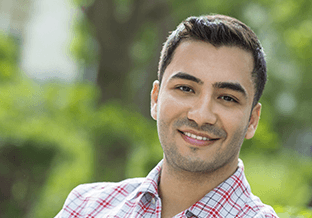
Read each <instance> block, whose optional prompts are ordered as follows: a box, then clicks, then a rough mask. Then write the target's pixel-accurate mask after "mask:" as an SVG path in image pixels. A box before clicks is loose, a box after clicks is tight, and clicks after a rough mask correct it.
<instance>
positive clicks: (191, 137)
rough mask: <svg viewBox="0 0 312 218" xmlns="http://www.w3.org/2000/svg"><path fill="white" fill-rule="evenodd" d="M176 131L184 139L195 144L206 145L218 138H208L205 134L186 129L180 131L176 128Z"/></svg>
mask: <svg viewBox="0 0 312 218" xmlns="http://www.w3.org/2000/svg"><path fill="white" fill-rule="evenodd" d="M178 132H179V133H180V134H181V136H182V138H183V139H184V141H186V142H187V143H189V144H192V145H195V146H200V147H201V146H207V145H210V144H212V143H213V142H215V141H216V140H218V138H216V139H214V138H208V137H207V136H202V135H201V136H200V135H196V134H194V133H190V132H187V131H185V132H182V131H181V130H178Z"/></svg>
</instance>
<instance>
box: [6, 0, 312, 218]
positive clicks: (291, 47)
mask: <svg viewBox="0 0 312 218" xmlns="http://www.w3.org/2000/svg"><path fill="white" fill-rule="evenodd" d="M92 2H93V1H87V0H74V3H75V4H76V5H78V7H81V6H88V4H91V3H92ZM124 2H125V3H126V4H123V3H124ZM168 4H171V5H172V7H171V12H170V16H168V18H166V19H168V20H169V19H170V20H171V19H172V20H174V22H173V23H174V24H176V23H178V22H180V21H181V20H182V19H184V18H185V17H186V16H190V15H193V14H196V15H197V14H206V13H210V12H213V13H224V14H229V15H232V16H235V17H237V18H238V19H241V20H243V21H245V22H246V23H250V24H252V25H253V26H251V27H252V28H253V29H254V30H255V31H256V33H258V35H259V36H260V39H261V41H262V42H263V45H264V47H265V50H266V51H267V55H268V66H269V83H268V86H267V89H266V91H265V94H264V96H263V98H262V99H261V102H262V105H263V109H262V116H261V120H260V124H259V127H258V130H257V133H256V135H255V137H254V138H253V139H252V140H246V141H245V142H244V144H243V148H242V151H241V158H242V159H243V161H244V164H245V171H246V175H247V178H248V181H249V182H250V184H251V187H252V191H253V193H254V194H256V195H257V196H259V197H260V198H261V199H262V201H263V202H264V203H267V204H270V205H272V206H273V207H274V209H275V210H276V212H277V213H278V215H279V216H280V217H281V218H282V217H298V218H299V217H312V211H311V210H310V209H308V208H307V204H308V202H309V201H310V200H311V196H312V192H311V184H312V175H311V170H310V169H311V168H312V161H311V159H310V158H308V155H309V154H307V157H305V156H302V155H299V154H297V153H296V152H294V151H293V147H295V146H296V143H294V145H291V146H289V147H290V149H291V150H286V149H285V141H286V139H288V137H290V136H291V134H289V133H293V132H295V131H294V129H295V128H297V127H298V126H299V127H300V128H304V129H309V127H311V121H312V116H311V113H310V108H311V106H312V101H311V99H310V98H307V97H306V95H308V94H310V93H311V88H310V87H311V84H310V82H309V81H312V76H311V75H312V74H311V73H310V65H311V64H310V59H311V56H312V52H311V51H312V43H311V39H312V35H311V34H312V32H311V31H312V29H311V17H310V14H311V12H312V7H311V2H309V1H304V0H301V1H299V2H298V1H294V0H287V1H277V0H276V1H268V0H261V1H240V2H238V1H236V2H235V1H234V2H233V1H226V0H224V1H214V2H208V1H202V0H196V1H192V2H190V1H176V0H171V1H169V3H168ZM115 5H116V13H119V14H120V13H126V14H127V13H130V12H131V10H132V9H131V1H122V0H118V1H116V2H115ZM123 19H127V16H126V15H125V16H124V18H123ZM157 28H158V25H156V23H153V22H152V21H150V20H148V21H146V23H145V25H143V26H142V27H141V28H140V30H139V32H138V33H137V36H138V37H136V39H135V40H136V41H135V42H133V46H132V49H131V50H130V51H129V52H130V55H131V57H132V59H133V61H134V63H136V64H137V67H136V69H135V70H136V71H138V72H139V71H144V70H141V69H144V67H145V66H146V63H148V62H149V60H151V59H152V57H153V54H154V51H155V50H156V49H157V40H156V36H157V33H156V32H157ZM74 30H75V33H76V36H75V38H74V41H73V42H72V45H71V51H72V53H73V56H74V58H75V59H77V60H78V61H79V63H80V64H81V65H82V66H85V65H90V64H94V63H96V62H97V61H98V52H97V51H96V50H97V49H96V46H95V44H94V39H93V35H94V30H93V27H90V24H89V22H87V21H86V19H85V17H79V18H77V23H76V25H75V27H74ZM94 51H96V52H94ZM126 52H127V51H126ZM17 61H18V47H17V45H16V43H15V41H14V39H13V38H12V37H9V36H7V35H4V34H2V33H1V34H0V188H1V193H2V195H3V196H4V200H3V201H1V204H0V211H1V213H0V215H1V216H3V217H24V216H27V217H40V218H41V217H52V216H54V215H55V214H56V213H57V212H58V211H59V210H60V209H61V207H62V204H63V203H64V200H65V198H66V196H67V195H68V193H69V192H70V191H71V190H72V189H73V188H74V187H75V186H77V185H78V184H81V183H85V182H95V181H118V180H121V179H124V178H127V177H138V176H146V174H147V173H148V172H149V171H150V170H151V169H152V168H153V167H154V166H155V164H156V163H157V162H158V161H159V160H160V159H161V158H162V150H161V146H160V144H159V141H158V137H157V132H156V126H155V123H154V122H153V121H151V120H147V119H146V118H144V117H142V116H141V115H140V114H138V113H137V112H134V111H135V110H134V109H133V108H131V106H129V107H125V106H124V105H123V104H122V103H121V102H118V101H117V100H115V101H112V102H106V103H105V104H104V105H98V103H97V102H98V98H99V91H98V89H97V88H96V87H95V86H94V85H93V84H88V83H81V82H77V83H73V84H62V83H60V82H49V83H46V84H38V83H35V82H33V81H31V80H29V79H28V78H26V77H25V76H23V74H22V73H20V72H19V69H18V66H17ZM132 70H133V69H132ZM129 72H130V70H129ZM155 73H156V69H155ZM133 77H134V78H141V77H140V75H139V74H138V75H137V76H136V77H135V76H133ZM129 81H130V80H129ZM285 96H286V97H285ZM284 99H286V101H284ZM287 99H288V100H289V99H295V101H294V102H293V104H294V108H293V109H292V108H291V107H290V109H289V110H286V109H287V107H288V106H289V104H290V103H291V101H290V100H289V101H288V100H287ZM285 108H286V109H285ZM281 118H284V119H281ZM296 136H297V137H298V135H296ZM295 142H296V140H295ZM38 187H40V188H38ZM2 211H4V212H2Z"/></svg>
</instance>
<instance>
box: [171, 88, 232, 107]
mask: <svg viewBox="0 0 312 218" xmlns="http://www.w3.org/2000/svg"><path fill="white" fill-rule="evenodd" d="M176 89H178V90H180V91H182V92H185V93H188V92H192V93H195V91H194V90H193V89H192V88H191V87H189V86H186V85H180V86H177V87H176ZM185 89H187V90H185ZM219 99H221V100H224V101H226V102H234V103H238V101H237V100H236V99H235V98H233V97H231V96H228V95H222V96H220V97H219ZM226 99H227V100H226Z"/></svg>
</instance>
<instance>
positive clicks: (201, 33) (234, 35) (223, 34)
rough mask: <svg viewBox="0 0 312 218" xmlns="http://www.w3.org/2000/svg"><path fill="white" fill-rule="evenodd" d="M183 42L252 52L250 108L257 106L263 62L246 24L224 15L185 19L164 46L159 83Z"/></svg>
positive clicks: (260, 90)
mask: <svg viewBox="0 0 312 218" xmlns="http://www.w3.org/2000/svg"><path fill="white" fill-rule="evenodd" d="M183 40H199V41H204V42H208V43H210V44H212V45H213V46H215V47H220V46H237V47H239V48H241V49H244V50H246V51H248V52H251V53H252V55H253V60H254V69H253V71H252V72H251V74H252V78H253V82H254V85H255V96H254V100H253V107H254V106H255V105H256V104H257V103H258V101H259V99H260V97H261V95H262V93H263V89H264V86H265V83H266V80H267V72H266V71H267V70H266V61H265V58H264V57H265V54H264V51H263V48H262V46H261V43H260V41H259V40H258V38H257V36H256V34H255V33H254V32H253V31H252V30H251V29H250V28H249V27H248V26H247V25H245V24H244V23H242V22H241V21H239V20H237V19H235V18H232V17H229V16H225V15H205V16H199V17H194V16H192V17H189V18H187V19H186V20H185V21H183V22H182V23H180V24H179V25H178V27H177V28H176V30H174V31H173V32H172V33H171V34H170V35H169V37H168V38H167V40H166V42H165V43H164V46H163V48H162V51H161V55H160V61H159V66H158V80H159V83H160V84H161V81H162V77H163V74H164V72H165V70H166V68H167V66H168V65H169V64H170V62H171V60H172V58H173V55H174V51H175V49H176V48H177V47H178V45H179V44H180V43H181V42H182V41H183Z"/></svg>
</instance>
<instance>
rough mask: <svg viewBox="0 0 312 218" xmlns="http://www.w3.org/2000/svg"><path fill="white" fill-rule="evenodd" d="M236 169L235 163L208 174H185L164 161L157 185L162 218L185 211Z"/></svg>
mask: <svg viewBox="0 0 312 218" xmlns="http://www.w3.org/2000/svg"><path fill="white" fill-rule="evenodd" d="M233 166H234V167H233ZM236 169H237V162H236V165H231V166H229V167H223V168H220V169H218V170H216V171H214V172H209V173H200V172H186V171H183V170H178V169H174V168H173V167H172V166H170V165H169V164H168V163H167V161H166V159H164V162H163V166H162V171H161V177H160V178H161V180H160V183H159V194H160V197H161V200H162V217H173V216H174V215H176V214H178V213H180V212H181V211H184V210H186V209H187V208H189V207H190V206H192V205H193V204H195V203H196V202H197V201H199V200H200V199H202V198H203V197H204V196H205V195H206V194H207V193H208V192H210V191H211V190H213V189H214V188H215V187H217V186H218V185H219V184H220V183H222V182H223V181H225V180H226V179H227V178H228V177H230V176H231V175H232V174H233V173H234V172H235V170H236ZM186 196H187V197H186Z"/></svg>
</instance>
